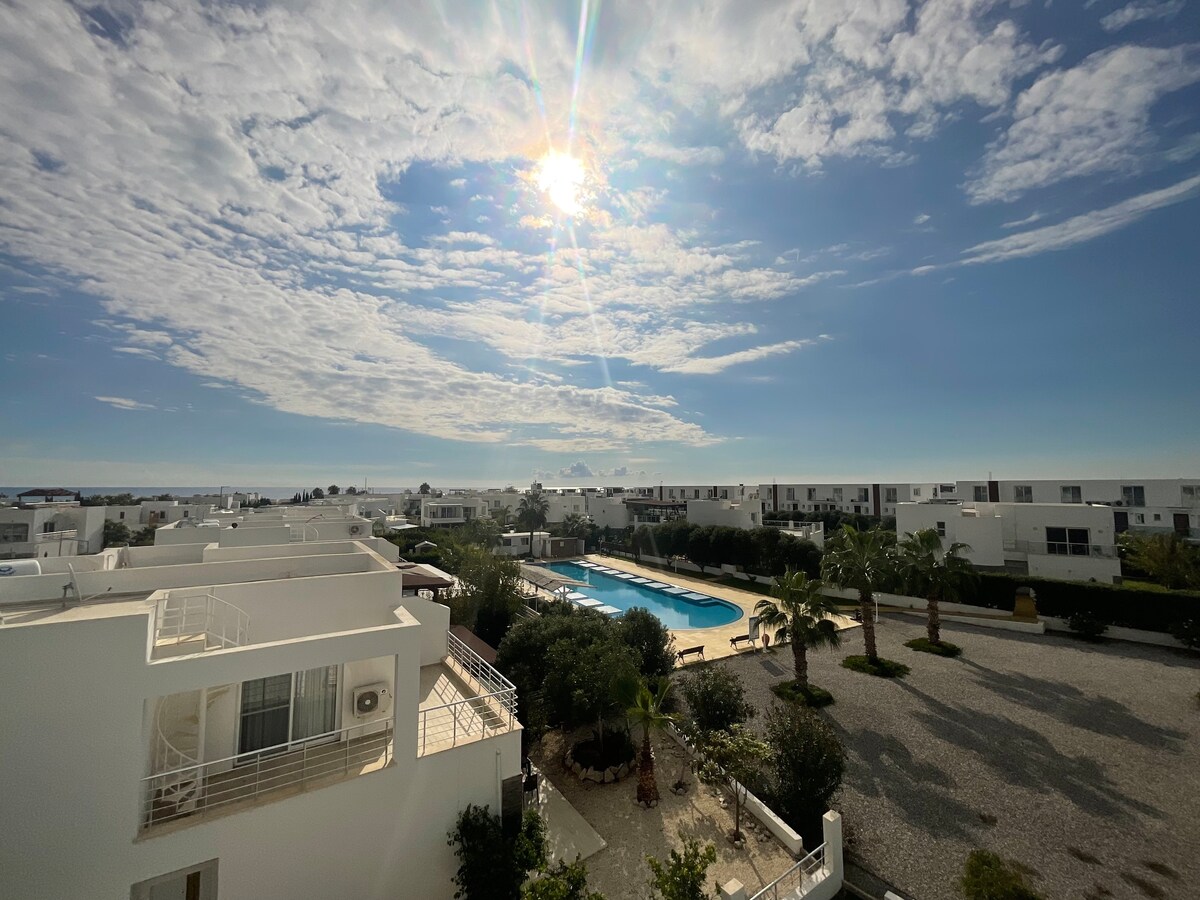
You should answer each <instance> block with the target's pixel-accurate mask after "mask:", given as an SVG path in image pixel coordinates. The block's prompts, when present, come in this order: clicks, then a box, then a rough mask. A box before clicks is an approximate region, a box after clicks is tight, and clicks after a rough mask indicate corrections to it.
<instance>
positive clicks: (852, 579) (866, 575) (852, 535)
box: [821, 525, 895, 665]
mask: <svg viewBox="0 0 1200 900" xmlns="http://www.w3.org/2000/svg"><path fill="white" fill-rule="evenodd" d="M884 535H885V532H882V531H880V530H879V529H878V528H872V529H871V530H870V531H859V530H858V529H857V528H855V527H854V526H853V525H843V526H842V531H841V533H840V534H838V535H837V536H836V537H835V538H834V539H833V540H832V541H830V542H829V544H827V545H826V548H825V556H824V558H823V559H822V560H821V575H822V576H823V577H824V579H825V580H826V581H830V582H833V583H834V584H836V585H837V586H838V587H840V588H846V589H849V590H852V591H858V605H859V611H860V613H861V615H862V628H863V644H864V646H865V648H866V654H867V662H868V663H870V664H872V665H873V664H875V663H877V662H878V661H879V652H878V650H877V649H876V647H875V619H874V610H873V609H872V608H871V600H872V599H873V597H874V594H875V591H877V590H879V589H880V588H881V587H882V586H883V585H885V584H886V583H887V582H888V579H889V578H890V577H891V572H892V553H891V548H890V546H889V543H890V541H889V540H888V538H886V537H885V536H884ZM892 537H893V538H894V537H895V536H894V535H893V536H892Z"/></svg>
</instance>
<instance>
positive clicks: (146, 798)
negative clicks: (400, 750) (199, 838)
mask: <svg viewBox="0 0 1200 900" xmlns="http://www.w3.org/2000/svg"><path fill="white" fill-rule="evenodd" d="M369 729H376V730H373V731H368V730H369ZM392 730H393V722H392V720H391V719H385V720H383V721H378V722H367V723H363V724H361V725H352V726H350V727H349V728H342V729H340V730H338V731H330V732H327V733H326V734H319V735H315V736H313V737H310V738H306V739H305V740H304V741H303V742H290V743H287V744H278V745H276V746H274V747H266V748H264V749H262V750H256V751H255V752H253V753H245V754H240V755H238V756H227V757H225V758H224V759H217V760H212V761H211V762H204V763H198V764H195V765H190V766H182V767H180V768H177V769H173V770H170V771H166V772H157V773H155V774H153V775H149V776H147V777H146V778H143V779H142V828H143V829H146V828H151V827H153V826H155V825H161V824H163V823H164V822H172V821H175V820H176V819H182V818H186V817H188V816H204V815H206V814H208V813H212V812H215V811H218V810H220V809H222V808H224V807H227V806H229V805H230V804H233V803H237V802H240V801H243V800H253V799H256V798H259V797H263V796H266V795H269V794H271V793H274V792H275V791H279V790H283V789H284V788H289V787H294V786H297V785H305V784H306V783H309V782H312V781H315V780H318V779H323V778H329V777H337V776H346V775H353V774H361V773H363V771H364V770H365V769H367V768H368V767H370V768H371V770H372V771H374V770H375V769H381V768H383V767H384V766H387V765H388V764H389V763H390V762H391V760H392Z"/></svg>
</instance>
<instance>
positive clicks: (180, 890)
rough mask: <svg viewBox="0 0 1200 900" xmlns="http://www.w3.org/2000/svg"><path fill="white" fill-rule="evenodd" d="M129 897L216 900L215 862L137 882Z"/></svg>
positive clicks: (145, 899) (150, 899)
mask: <svg viewBox="0 0 1200 900" xmlns="http://www.w3.org/2000/svg"><path fill="white" fill-rule="evenodd" d="M129 896H130V898H131V900H176V898H178V900H216V897H217V860H215V859H210V860H208V862H204V863H201V864H200V865H198V866H189V867H188V868H186V869H179V870H178V871H176V872H171V873H170V874H169V875H159V876H158V877H157V878H151V879H149V880H148V881H139V882H138V883H137V884H135V885H134V886H133V887H132V889H131V890H130V892H129Z"/></svg>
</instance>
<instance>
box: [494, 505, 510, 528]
mask: <svg viewBox="0 0 1200 900" xmlns="http://www.w3.org/2000/svg"><path fill="white" fill-rule="evenodd" d="M492 518H493V519H495V520H496V521H497V522H498V523H499V525H500V527H501V528H503V527H504V526H505V525H507V524H508V520H509V519H511V518H512V506H510V505H509V504H507V503H506V504H504V505H503V506H500V507H497V508H496V511H495V512H494V513H493V514H492Z"/></svg>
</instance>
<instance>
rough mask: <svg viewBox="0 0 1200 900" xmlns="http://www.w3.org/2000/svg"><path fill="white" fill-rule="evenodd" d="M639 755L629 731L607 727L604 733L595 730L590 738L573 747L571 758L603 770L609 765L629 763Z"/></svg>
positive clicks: (587, 766) (590, 767) (581, 763)
mask: <svg viewBox="0 0 1200 900" xmlns="http://www.w3.org/2000/svg"><path fill="white" fill-rule="evenodd" d="M636 755H637V749H636V748H635V747H634V746H633V739H632V738H631V737H630V736H629V732H628V731H622V730H620V729H614V728H605V729H604V734H603V735H601V734H600V732H599V731H593V732H592V736H591V737H590V738H586V739H585V740H582V741H580V742H579V743H577V744H576V745H575V746H574V747H572V748H571V758H572V759H574V760H575V761H576V762H577V763H579V764H580V765H581V766H583V767H584V768H585V769H595V770H596V771H597V772H602V771H603V770H605V769H607V768H608V767H609V766H619V765H620V764H621V763H627V762H629V761H630V760H632V759H633V758H634V757H635V756H636Z"/></svg>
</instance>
